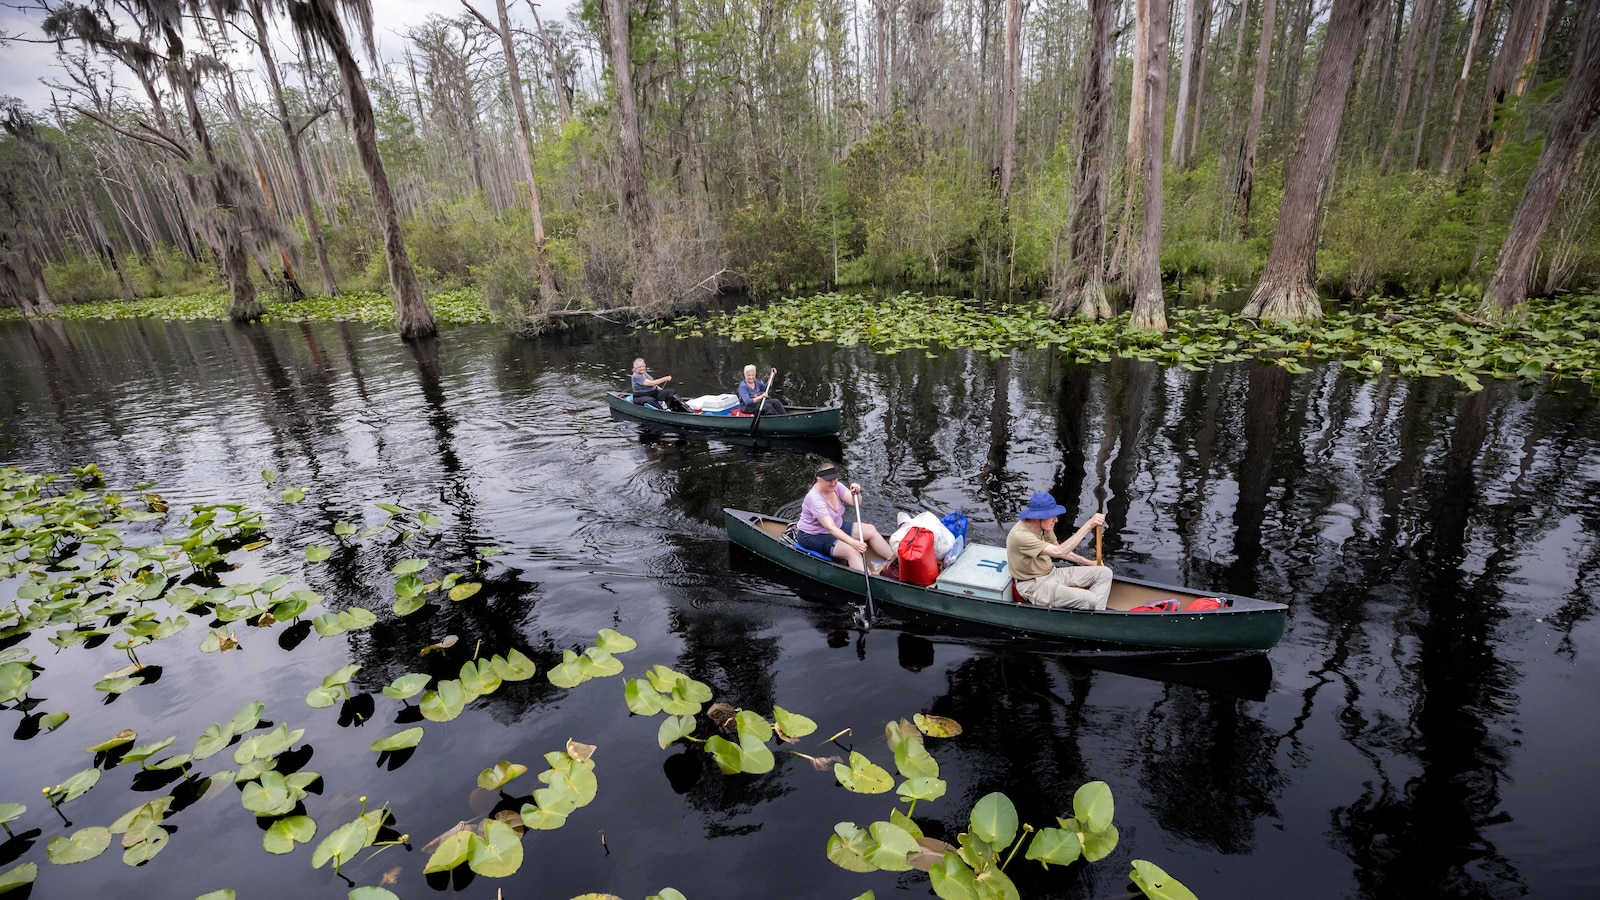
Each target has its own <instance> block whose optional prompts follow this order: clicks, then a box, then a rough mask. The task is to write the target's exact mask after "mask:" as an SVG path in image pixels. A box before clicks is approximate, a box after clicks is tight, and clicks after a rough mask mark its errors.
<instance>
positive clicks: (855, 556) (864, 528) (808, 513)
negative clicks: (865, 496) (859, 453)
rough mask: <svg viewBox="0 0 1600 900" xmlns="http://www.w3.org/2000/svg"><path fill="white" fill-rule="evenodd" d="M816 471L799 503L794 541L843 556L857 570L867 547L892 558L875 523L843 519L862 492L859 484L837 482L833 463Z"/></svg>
mask: <svg viewBox="0 0 1600 900" xmlns="http://www.w3.org/2000/svg"><path fill="white" fill-rule="evenodd" d="M816 474H817V478H816V481H815V483H813V484H812V485H811V490H809V491H806V497H805V500H804V501H802V502H801V504H800V522H799V524H798V525H797V526H796V534H795V542H796V543H798V544H799V545H800V546H802V547H804V548H806V549H807V550H810V551H811V552H813V553H820V554H822V555H823V556H830V557H834V558H836V559H842V560H844V561H845V562H846V563H848V564H849V566H850V568H852V569H855V570H856V571H858V572H859V571H862V570H863V569H862V567H863V565H864V563H865V554H866V552H867V548H868V547H871V548H872V552H873V553H876V554H877V555H878V556H879V558H881V559H885V560H888V559H892V558H893V552H892V551H891V550H890V549H889V542H888V541H886V540H884V539H883V535H881V534H879V533H878V529H877V528H876V527H875V526H873V525H871V524H868V523H866V522H856V523H854V524H851V523H847V522H846V521H845V517H844V513H845V510H846V509H847V508H848V507H849V506H850V505H851V504H852V503H853V502H854V501H855V500H856V498H858V497H859V496H860V495H861V485H859V484H851V485H850V487H849V488H848V489H847V488H845V486H844V485H842V484H840V483H839V470H838V469H837V468H836V467H835V466H834V465H833V463H827V464H825V465H823V466H821V467H820V468H818V469H817V473H816Z"/></svg>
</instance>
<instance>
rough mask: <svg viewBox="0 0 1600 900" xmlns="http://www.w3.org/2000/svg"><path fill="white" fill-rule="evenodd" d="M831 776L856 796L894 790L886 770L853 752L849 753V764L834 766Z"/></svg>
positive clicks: (891, 778) (892, 779) (890, 777)
mask: <svg viewBox="0 0 1600 900" xmlns="http://www.w3.org/2000/svg"><path fill="white" fill-rule="evenodd" d="M833 774H834V776H835V777H837V778H838V779H839V783H840V784H842V785H844V787H845V789H846V790H850V791H853V792H855V793H857V794H884V793H888V792H889V791H891V790H893V789H894V778H893V776H891V775H890V774H889V772H888V770H887V769H884V768H883V767H882V766H880V765H878V764H877V763H874V762H873V761H872V760H870V759H867V758H866V757H865V756H863V755H861V753H859V752H857V751H855V750H852V751H850V764H849V765H845V764H844V763H838V764H836V765H834V767H833Z"/></svg>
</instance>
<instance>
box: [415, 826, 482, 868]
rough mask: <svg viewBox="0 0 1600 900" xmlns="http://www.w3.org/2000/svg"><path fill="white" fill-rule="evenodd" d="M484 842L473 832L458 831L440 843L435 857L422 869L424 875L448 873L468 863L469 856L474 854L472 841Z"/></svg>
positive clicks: (434, 852)
mask: <svg viewBox="0 0 1600 900" xmlns="http://www.w3.org/2000/svg"><path fill="white" fill-rule="evenodd" d="M474 840H482V838H479V837H478V835H477V834H476V833H474V832H472V831H468V830H462V831H457V832H455V833H453V834H451V835H450V836H448V837H446V838H445V839H444V840H443V841H441V842H440V844H439V846H438V848H436V849H435V850H434V851H433V855H432V856H430V857H428V864H427V865H425V866H423V867H422V873H423V874H424V875H431V874H433V873H434V872H448V871H450V870H451V869H454V868H455V867H456V866H459V865H461V864H462V863H464V862H466V861H467V856H468V855H469V854H470V853H471V852H472V841H474Z"/></svg>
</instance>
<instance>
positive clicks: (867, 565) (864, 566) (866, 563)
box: [850, 491, 877, 628]
mask: <svg viewBox="0 0 1600 900" xmlns="http://www.w3.org/2000/svg"><path fill="white" fill-rule="evenodd" d="M850 499H851V500H852V501H854V502H855V505H856V527H857V528H860V529H861V543H863V544H866V545H867V550H871V549H872V544H871V543H870V542H869V541H868V540H867V538H866V534H867V529H866V526H864V525H862V524H861V495H860V494H857V493H856V492H855V491H851V492H850ZM867 550H863V551H861V574H862V575H865V576H866V578H867V627H868V628H871V627H872V620H873V619H875V618H877V615H876V614H875V613H874V612H873V609H872V561H871V560H870V559H868V558H867Z"/></svg>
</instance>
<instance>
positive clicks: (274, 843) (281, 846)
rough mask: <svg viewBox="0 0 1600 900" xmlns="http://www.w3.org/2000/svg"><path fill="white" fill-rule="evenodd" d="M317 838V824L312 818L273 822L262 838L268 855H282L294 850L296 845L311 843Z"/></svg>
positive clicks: (297, 817)
mask: <svg viewBox="0 0 1600 900" xmlns="http://www.w3.org/2000/svg"><path fill="white" fill-rule="evenodd" d="M316 836H317V823H316V821H315V820H314V819H312V818H311V817H310V816H286V817H284V818H282V819H279V820H278V821H276V822H273V823H272V825H270V826H269V827H268V828H267V833H266V835H265V836H263V837H262V838H261V845H262V846H263V847H265V848H266V850H267V852H268V853H276V854H279V855H282V854H284V853H288V852H289V851H291V850H293V849H294V845H295V844H305V843H310V841H311V839H312V838H314V837H316Z"/></svg>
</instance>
